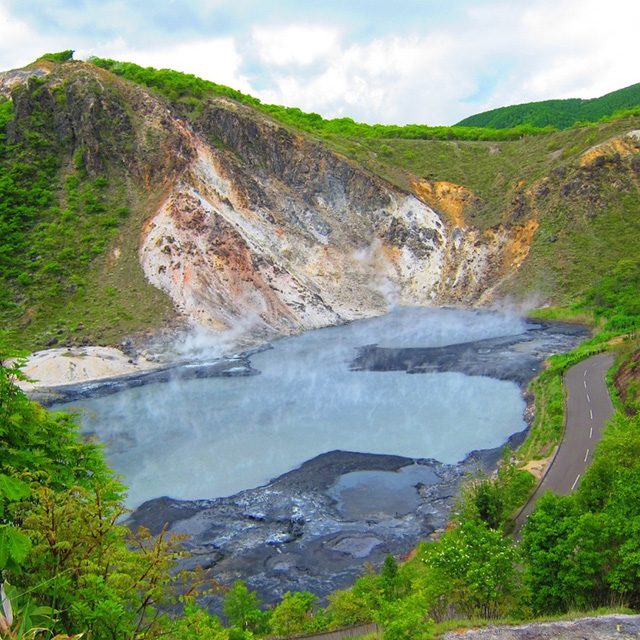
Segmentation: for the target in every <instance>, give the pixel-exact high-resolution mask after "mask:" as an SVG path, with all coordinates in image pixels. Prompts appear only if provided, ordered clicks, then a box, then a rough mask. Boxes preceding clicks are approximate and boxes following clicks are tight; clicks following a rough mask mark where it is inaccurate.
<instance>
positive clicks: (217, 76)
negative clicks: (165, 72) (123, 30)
mask: <svg viewBox="0 0 640 640" xmlns="http://www.w3.org/2000/svg"><path fill="white" fill-rule="evenodd" d="M90 55H97V56H108V57H111V58H115V59H116V60H123V61H126V62H135V63H136V64H139V65H141V66H143V67H155V68H156V69H173V70H174V71H182V72H184V73H192V74H194V75H196V76H198V77H200V78H203V79H205V80H212V81H213V82H217V83H218V84H224V85H228V86H230V87H232V88H234V89H238V90H239V91H245V92H247V93H250V92H251V91H252V89H251V86H250V84H249V81H248V80H247V78H246V77H245V76H244V75H243V74H242V73H241V71H240V65H241V63H242V58H241V57H240V54H239V53H238V51H237V48H236V43H235V40H234V39H233V38H215V39H211V40H200V41H196V42H189V43H182V44H173V45H170V46H163V47H162V48H161V49H160V48H158V49H140V50H139V49H135V48H131V47H129V46H128V44H127V43H126V42H125V41H124V40H122V39H118V40H115V41H112V42H107V43H103V44H99V45H97V46H95V47H92V48H91V49H90V50H89V49H87V50H79V51H78V52H77V56H76V57H81V58H86V57H88V56H90Z"/></svg>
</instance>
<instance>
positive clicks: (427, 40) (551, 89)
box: [0, 0, 640, 124]
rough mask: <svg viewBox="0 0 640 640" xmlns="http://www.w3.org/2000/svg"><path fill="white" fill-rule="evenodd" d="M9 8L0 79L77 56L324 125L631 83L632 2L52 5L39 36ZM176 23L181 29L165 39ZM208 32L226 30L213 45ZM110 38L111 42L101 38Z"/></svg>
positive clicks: (460, 110) (455, 112)
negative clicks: (143, 69)
mask: <svg viewBox="0 0 640 640" xmlns="http://www.w3.org/2000/svg"><path fill="white" fill-rule="evenodd" d="M30 1H31V2H35V0H30ZM12 2H15V6H16V7H18V6H19V7H23V6H27V5H26V4H24V2H26V0H24V2H21V3H20V4H18V2H17V0H0V68H2V69H8V68H12V67H16V66H20V65H24V64H26V63H28V62H30V61H32V60H33V59H35V58H36V57H37V56H39V55H41V54H42V53H44V52H46V51H58V50H61V49H67V48H73V47H76V48H79V47H81V49H78V50H77V52H76V57H85V56H87V55H91V54H97V55H101V56H105V57H111V58H116V59H120V60H128V61H132V62H136V63H138V64H141V65H144V66H147V65H150V66H154V67H168V68H172V69H176V70H178V71H185V72H187V73H194V74H195V75H198V76H201V77H203V78H206V79H210V80H213V81H215V82H219V83H222V84H226V85H229V86H232V87H234V88H237V89H240V90H241V91H244V92H247V93H251V94H253V95H256V96H257V97H260V98H261V99H262V100H263V101H268V102H274V103H278V104H285V105H287V106H298V107H300V108H302V109H305V110H308V111H316V112H319V113H321V114H322V115H323V116H325V117H338V116H350V117H352V118H354V119H355V120H362V121H366V122H383V123H391V122H395V123H398V124H403V123H408V122H422V123H427V124H452V123H454V122H456V121H458V120H460V119H461V118H463V117H465V116H467V115H470V114H471V113H477V112H479V111H483V110H486V109H490V108H494V107H498V106H504V105H508V104H515V103H520V102H529V101H533V100H544V99H548V98H563V97H575V96H579V97H585V98H589V97H595V96H598V95H602V94H604V93H607V92H609V91H613V90H615V89H619V88H621V87H624V86H627V85H630V84H632V83H634V82H638V81H640V74H639V73H638V71H637V63H636V58H637V54H636V48H637V47H636V42H637V36H636V30H637V25H638V24H640V2H637V0H607V3H606V5H602V2H601V0H526V1H524V0H511V1H509V2H506V1H505V0H460V1H459V2H456V3H452V5H451V9H450V10H449V9H448V8H441V9H440V10H439V11H436V10H435V9H434V8H433V5H432V4H431V3H427V2H423V3H413V2H412V3H407V2H403V0H398V2H397V4H394V9H393V12H394V13H393V14H392V13H390V12H389V13H386V14H384V19H380V18H379V16H376V15H375V14H374V13H373V10H372V11H371V12H370V13H369V14H366V13H365V10H364V9H362V10H361V12H360V14H359V13H358V10H357V9H354V6H355V5H353V6H352V5H349V7H350V8H349V7H347V8H348V9H349V10H348V11H347V10H346V9H345V10H344V11H343V10H342V9H343V8H344V7H345V6H347V5H344V4H341V5H339V6H338V4H337V3H338V0H326V11H323V15H325V16H326V18H324V19H323V22H322V23H318V22H315V23H313V22H312V20H314V19H317V15H316V14H311V13H310V8H309V7H306V6H305V5H304V3H302V4H300V3H298V4H296V5H295V11H288V12H286V11H284V10H283V9H282V5H281V4H278V3H274V4H273V5H263V4H262V3H258V2H257V0H246V4H245V3H244V0H243V3H237V0H236V2H235V4H234V3H232V2H230V1H228V0H207V2H208V4H207V5H206V6H205V5H204V4H203V2H204V0H202V1H201V2H199V4H198V11H195V10H194V7H193V6H192V5H191V4H190V3H189V2H186V4H185V5H184V10H180V12H179V14H176V13H175V11H174V12H173V13H172V12H171V11H162V9H163V8H164V9H167V6H168V5H165V4H163V3H159V4H158V5H156V6H155V8H156V9H157V11H156V12H155V13H154V12H153V11H149V12H146V13H144V14H143V13H141V12H140V11H139V10H138V9H139V7H138V5H136V4H135V3H133V1H132V0H104V2H102V3H97V2H90V1H88V2H86V4H85V5H84V6H85V7H86V8H87V9H86V11H80V10H76V9H73V11H76V13H75V14H74V15H73V16H70V15H69V12H70V11H72V9H71V8H70V7H69V6H67V5H66V4H64V3H62V2H60V3H58V4H55V3H54V4H52V5H51V6H50V5H47V7H48V9H49V13H48V14H47V20H46V21H42V20H41V21H40V23H41V26H40V27H36V26H35V25H36V21H35V19H34V20H33V21H31V20H30V19H29V18H28V16H27V13H26V10H25V11H23V18H22V19H21V20H18V19H16V18H15V17H13V14H11V13H9V11H8V9H6V8H4V9H3V7H8V6H10V5H11V3H12ZM27 4H28V3H27ZM240 5H242V6H240ZM28 6H29V7H31V6H34V5H32V4H28ZM176 6H177V5H174V4H171V7H173V8H174V9H175V7H176ZM181 6H182V5H181ZM258 6H260V7H261V8H262V9H263V10H262V11H258V10H257V8H258ZM358 6H365V3H361V4H360V5H358ZM369 6H372V7H374V6H375V5H374V4H373V3H371V5H369ZM384 6H385V7H387V5H384ZM442 6H443V7H445V5H444V4H443V5H442ZM189 8H190V9H189ZM316 8H317V7H316ZM30 11H31V13H34V10H33V9H31V10H30ZM96 11H99V12H100V13H99V14H96V13H95V12H96ZM207 12H210V14H211V15H209V13H207ZM394 14H397V16H398V20H395V19H393V15H394ZM409 14H410V17H411V20H413V23H412V24H410V20H409ZM98 15H99V16H100V18H101V19H100V20H97V17H96V16H98ZM176 15H178V17H180V18H181V21H180V24H179V25H177V26H176V29H173V30H170V29H168V24H169V22H168V21H169V20H170V19H174V20H175V19H177V18H176ZM284 15H287V16H288V20H289V21H288V22H283V16H284ZM196 16H199V17H200V19H201V20H202V21H203V22H202V24H200V23H199V22H198V18H196ZM414 16H415V19H414ZM454 17H455V22H454V19H453V18H454ZM72 18H73V19H72ZM94 18H95V19H94ZM214 18H215V19H214ZM124 20H128V22H123V21H124ZM207 20H209V22H206V21H207ZM216 20H217V21H218V22H216ZM225 20H226V22H225ZM276 21H277V23H276ZM196 22H197V24H194V23H196ZM91 24H97V25H100V28H101V29H102V30H101V31H100V34H101V35H97V33H98V32H97V31H96V30H94V29H92V28H91V26H90V25H91ZM216 24H221V25H224V26H223V27H221V28H224V29H225V30H226V31H224V33H225V34H226V35H225V36H224V37H223V36H222V32H219V31H218V32H216ZM50 25H55V28H56V29H57V32H56V33H57V35H56V36H53V35H49V33H50V32H49V29H50ZM178 26H179V27H180V28H178ZM51 28H53V27H51ZM112 33H117V34H118V37H117V38H115V39H113V36H111V35H106V34H112ZM181 34H182V35H181ZM186 34H189V35H188V36H187V35H186ZM198 34H199V35H198ZM108 38H112V39H111V40H110V41H107V39H108ZM187 38H188V39H187ZM258 89H259V90H258Z"/></svg>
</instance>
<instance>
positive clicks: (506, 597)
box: [422, 520, 520, 618]
mask: <svg viewBox="0 0 640 640" xmlns="http://www.w3.org/2000/svg"><path fill="white" fill-rule="evenodd" d="M422 561H423V562H424V563H425V564H426V565H427V566H428V567H431V568H433V569H436V570H437V571H438V572H439V573H440V575H441V576H442V577H443V578H444V579H445V580H446V581H447V582H448V584H449V586H450V590H449V593H448V594H447V599H448V600H449V602H450V604H451V605H452V607H453V608H454V609H455V610H457V611H458V612H459V613H461V614H463V615H464V616H466V617H468V618H473V617H482V618H499V617H501V616H502V615H504V614H505V613H506V612H507V611H508V610H509V608H510V607H511V606H512V605H513V603H514V601H515V599H516V597H517V595H518V593H519V586H520V579H519V573H518V571H517V568H516V563H517V562H518V553H517V550H516V548H515V545H514V543H513V540H511V539H510V538H504V537H503V535H502V533H501V532H500V531H497V530H495V529H491V528H490V527H489V526H488V525H487V524H486V523H484V522H483V521H482V520H478V521H470V522H464V523H463V524H461V525H460V526H459V527H457V528H455V529H452V530H451V531H447V532H445V533H444V534H443V535H442V537H441V538H440V540H439V541H437V542H434V543H432V544H430V545H427V546H426V547H425V551H424V555H423V558H422Z"/></svg>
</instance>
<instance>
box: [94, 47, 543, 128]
mask: <svg viewBox="0 0 640 640" xmlns="http://www.w3.org/2000/svg"><path fill="white" fill-rule="evenodd" d="M90 62H92V63H93V64H95V65H97V66H99V67H102V68H103V69H108V70H109V71H111V72H112V73H115V74H117V75H119V76H122V77H124V78H127V79H128V80H132V81H133V82H136V83H138V84H141V85H143V86H146V87H152V88H154V89H156V90H157V91H159V92H160V93H161V94H163V95H165V96H166V97H167V98H169V99H170V100H173V101H178V102H182V103H183V104H185V105H187V106H189V107H190V108H192V109H194V110H195V111H196V113H197V112H199V111H201V109H202V104H201V102H202V100H204V99H206V98H207V97H210V96H225V97H227V98H232V99H233V100H237V101H238V102H241V103H243V104H247V105H250V106H252V107H255V108H256V109H259V110H260V111H263V112H265V113H267V114H269V115H270V116H272V117H274V118H276V119H277V120H280V122H283V123H285V124H288V125H292V126H294V127H297V128H299V129H303V130H304V131H309V132H312V133H316V134H334V135H339V136H347V137H352V138H390V139H391V138H398V139H402V138H404V139H418V140H517V139H518V138H521V137H523V136H530V135H539V134H543V133H549V132H551V131H553V129H552V128H551V127H532V126H530V125H523V126H517V127H513V128H510V129H504V128H501V129H490V128H486V127H459V126H456V127H430V126H428V125H424V124H409V125H406V126H398V125H382V124H375V125H369V124H365V123H360V122H355V121H354V120H352V119H351V118H334V119H330V120H326V119H325V118H323V117H322V116H321V115H319V114H317V113H305V112H304V111H302V110H300V109H298V108H297V107H282V106H279V105H274V104H262V103H261V102H260V100H258V99H257V98H254V97H252V96H249V95H246V94H244V93H241V92H240V91H237V90H235V89H231V88H230V87H226V86H224V85H220V84H216V83H215V82H211V81H210V80H203V79H202V78H198V77H196V76H194V75H192V74H187V73H181V72H178V71H171V70H170V69H154V68H152V67H141V66H139V65H137V64H133V63H131V62H118V61H116V60H111V59H105V58H96V57H93V58H90Z"/></svg>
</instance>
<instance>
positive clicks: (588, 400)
mask: <svg viewBox="0 0 640 640" xmlns="http://www.w3.org/2000/svg"><path fill="white" fill-rule="evenodd" d="M587 402H591V398H590V397H589V394H588V393H587Z"/></svg>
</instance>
